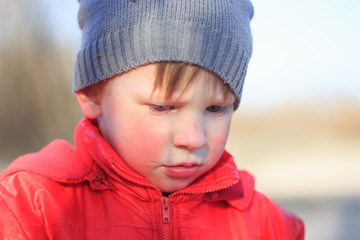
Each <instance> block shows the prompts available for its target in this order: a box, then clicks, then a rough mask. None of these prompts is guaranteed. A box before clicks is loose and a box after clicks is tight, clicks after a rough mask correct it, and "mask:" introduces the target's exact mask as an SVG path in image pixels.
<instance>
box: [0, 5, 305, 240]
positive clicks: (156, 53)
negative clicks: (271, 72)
mask: <svg viewBox="0 0 360 240" xmlns="http://www.w3.org/2000/svg"><path fill="white" fill-rule="evenodd" d="M252 15H253V8H252V5H251V3H250V2H248V1H247V0H234V1H230V0H207V1H187V0H183V1H174V0H173V1H170V0H166V1H160V0H147V1H144V0H137V1H136V0H131V1H127V0H111V1H93V0H81V1H80V9H79V25H80V28H81V29H82V33H83V35H82V47H81V49H80V51H79V53H78V56H77V59H76V62H75V69H74V81H73V88H74V91H75V92H76V94H77V99H78V102H79V104H80V106H81V109H82V111H83V113H84V115H85V117H84V119H83V120H82V121H81V122H80V123H79V125H78V126H77V128H76V130H75V134H74V138H75V147H74V148H73V147H71V146H70V145H69V144H68V143H67V142H65V141H62V140H55V141H54V142H52V143H50V144H49V145H48V146H46V147H45V148H43V149H42V150H41V151H40V152H38V153H33V154H28V155H25V156H22V157H20V158H18V159H17V160H16V161H14V163H12V164H11V165H10V166H9V168H8V169H7V170H5V172H4V173H3V174H2V175H1V178H0V212H1V220H0V222H1V223H0V229H1V237H2V238H3V239H303V238H304V230H303V224H302V222H301V221H300V220H299V219H297V218H296V217H295V216H293V215H291V214H289V213H287V212H285V211H284V210H282V209H281V208H279V207H278V206H277V205H276V204H274V203H273V202H271V201H270V200H269V199H267V198H266V197H265V196H264V195H262V194H260V193H258V192H257V191H255V190H254V180H253V177H252V176H251V175H250V174H249V173H247V172H245V171H238V170H237V168H236V166H235V164H234V161H233V158H232V157H231V155H230V154H228V153H227V152H226V151H225V149H224V148H225V143H226V140H227V136H228V131H229V128H230V122H231V117H232V113H233V111H234V110H235V109H236V108H237V107H238V105H239V102H240V98H241V92H242V86H243V80H244V77H245V74H246V69H247V65H248V61H249V59H250V55H251V52H252V40H251V32H250V27H249V22H250V20H251V18H252Z"/></svg>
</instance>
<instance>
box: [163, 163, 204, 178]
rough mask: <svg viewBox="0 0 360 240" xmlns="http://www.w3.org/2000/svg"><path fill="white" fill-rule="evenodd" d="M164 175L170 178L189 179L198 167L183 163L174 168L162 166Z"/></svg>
mask: <svg viewBox="0 0 360 240" xmlns="http://www.w3.org/2000/svg"><path fill="white" fill-rule="evenodd" d="M164 169H165V173H166V175H168V176H169V177H172V178H189V177H192V176H194V175H195V174H196V173H197V172H198V171H199V170H200V165H198V164H191V163H185V164H181V165H175V166H164Z"/></svg>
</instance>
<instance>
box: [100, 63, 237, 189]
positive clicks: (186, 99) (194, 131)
mask: <svg viewBox="0 0 360 240" xmlns="http://www.w3.org/2000/svg"><path fill="white" fill-rule="evenodd" d="M155 77H156V65H155V64H150V65H146V66H143V67H139V68H137V69H134V70H131V71H129V72H127V73H124V74H122V75H119V76H117V77H115V78H114V79H112V80H111V81H109V82H107V83H106V84H105V85H104V88H103V90H102V91H103V92H102V94H101V97H100V101H99V102H98V103H97V104H98V105H99V109H100V112H99V117H98V123H99V128H100V132H101V134H102V135H103V137H104V138H105V139H106V140H107V141H108V142H109V143H110V145H111V146H112V147H113V148H114V149H115V151H116V152H117V153H118V154H119V155H120V157H121V158H122V159H123V161H125V162H126V163H127V164H128V165H129V166H130V167H131V168H132V169H133V170H135V171H136V172H138V173H139V174H141V175H142V176H144V177H145V178H147V179H148V180H149V181H150V182H151V183H152V184H154V185H156V186H157V187H159V188H160V190H161V191H163V192H168V193H170V192H174V191H177V190H180V189H183V188H185V187H186V186H188V185H189V184H191V183H192V182H193V181H194V180H195V179H196V178H198V177H199V176H201V175H202V174H204V173H205V172H207V171H208V170H210V169H211V168H212V167H213V166H214V165H215V164H216V163H217V161H218V160H219V158H220V156H221V155H222V153H223V151H224V148H225V143H226V141H227V137H228V132H229V128H230V123H231V117H232V113H233V103H234V101H235V97H234V96H231V97H230V98H227V99H224V96H223V94H222V92H221V90H220V87H217V88H216V89H209V85H211V84H208V81H209V80H208V79H209V77H210V78H215V75H213V74H211V73H209V72H207V71H205V70H200V72H199V74H197V75H196V77H195V79H194V80H193V82H192V83H191V85H190V86H189V87H188V88H187V89H186V91H185V92H181V91H180V92H181V93H180V92H175V93H174V94H173V95H172V96H171V97H170V99H166V98H165V97H164V96H165V90H162V89H158V90H156V91H155V92H154V93H153V87H154V81H155ZM210 81H215V80H214V79H210ZM152 93H153V94H152Z"/></svg>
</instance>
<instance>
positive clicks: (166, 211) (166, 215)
mask: <svg viewBox="0 0 360 240" xmlns="http://www.w3.org/2000/svg"><path fill="white" fill-rule="evenodd" d="M161 201H162V206H163V223H170V199H169V198H167V197H162V198H161Z"/></svg>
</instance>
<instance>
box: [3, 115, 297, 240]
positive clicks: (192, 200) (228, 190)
mask: <svg viewBox="0 0 360 240" xmlns="http://www.w3.org/2000/svg"><path fill="white" fill-rule="evenodd" d="M0 216H1V219H0V232H1V234H0V238H1V239H37V240H39V239H62V240H63V239H206V240H210V239H274V240H275V239H276V240H279V239H303V238H304V226H303V223H302V222H301V220H299V219H298V218H296V217H295V216H294V215H292V214H290V213H288V212H286V211H284V210H283V209H281V208H280V207H279V206H277V205H276V204H275V203H273V202H272V201H271V200H269V199H268V198H267V197H265V196H264V195H262V194H261V193H259V192H257V191H255V190H254V179H253V177H252V176H251V175H250V174H249V173H247V172H245V171H238V170H237V168H236V166H235V164H234V161H233V158H232V157H231V156H230V155H229V154H228V153H226V152H224V154H223V156H222V157H221V159H220V161H219V163H218V164H217V165H216V166H215V167H214V169H213V170H211V171H209V172H208V173H206V174H205V175H203V176H202V177H200V178H199V179H197V180H196V181H195V182H194V183H193V184H192V185H190V186H189V187H187V188H185V189H183V190H181V191H178V192H175V193H172V194H171V195H170V196H169V197H163V196H162V194H161V192H160V190H159V189H158V188H157V187H156V186H154V185H152V184H151V183H149V182H148V181H147V180H146V179H145V178H143V177H142V176H140V175H139V174H137V173H136V172H134V171H133V170H132V169H131V168H129V167H128V166H127V165H126V164H125V163H124V162H123V161H122V160H121V159H120V158H119V156H118V155H117V154H116V153H115V152H114V150H113V149H112V148H111V147H110V146H109V145H108V144H107V142H106V141H105V140H104V139H103V138H102V137H101V136H100V134H99V131H98V128H97V127H96V126H94V125H93V124H92V123H91V122H90V121H89V120H86V119H85V120H83V121H82V122H80V124H79V125H78V127H77V128H76V131H75V148H73V147H71V146H70V145H69V144H68V143H67V142H65V141H62V140H56V141H54V142H52V143H51V144H49V145H48V146H46V147H45V148H43V149H42V150H41V151H40V152H38V153H32V154H28V155H25V156H22V157H20V158H18V159H17V160H15V161H14V162H13V163H12V164H11V165H10V166H9V168H8V169H7V170H5V171H4V172H3V173H2V175H1V177H0Z"/></svg>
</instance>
